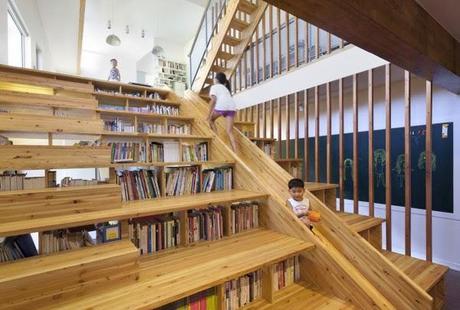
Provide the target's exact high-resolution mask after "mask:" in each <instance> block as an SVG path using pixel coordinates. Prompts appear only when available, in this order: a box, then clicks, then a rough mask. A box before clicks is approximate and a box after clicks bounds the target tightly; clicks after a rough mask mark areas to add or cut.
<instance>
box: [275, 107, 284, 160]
mask: <svg viewBox="0 0 460 310" xmlns="http://www.w3.org/2000/svg"><path fill="white" fill-rule="evenodd" d="M276 100H277V105H278V158H280V159H281V158H283V152H282V139H281V133H282V128H281V125H282V122H281V98H277V99H276Z"/></svg>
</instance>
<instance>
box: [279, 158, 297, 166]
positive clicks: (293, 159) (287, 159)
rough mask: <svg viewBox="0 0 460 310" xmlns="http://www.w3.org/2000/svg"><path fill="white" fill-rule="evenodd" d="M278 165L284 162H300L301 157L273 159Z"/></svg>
mask: <svg viewBox="0 0 460 310" xmlns="http://www.w3.org/2000/svg"><path fill="white" fill-rule="evenodd" d="M275 161H276V163H277V164H278V165H282V164H286V163H295V164H298V163H301V162H303V159H300V158H279V159H276V160H275Z"/></svg>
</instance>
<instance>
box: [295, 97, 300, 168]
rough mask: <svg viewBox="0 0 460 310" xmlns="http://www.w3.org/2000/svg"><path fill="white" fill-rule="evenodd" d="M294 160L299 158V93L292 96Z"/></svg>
mask: <svg viewBox="0 0 460 310" xmlns="http://www.w3.org/2000/svg"><path fill="white" fill-rule="evenodd" d="M294 124H295V128H294V158H295V159H297V158H299V93H298V92H296V93H295V94H294Z"/></svg>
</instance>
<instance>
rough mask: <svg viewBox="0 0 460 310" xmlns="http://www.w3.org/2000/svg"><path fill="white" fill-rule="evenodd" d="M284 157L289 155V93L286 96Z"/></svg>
mask: <svg viewBox="0 0 460 310" xmlns="http://www.w3.org/2000/svg"><path fill="white" fill-rule="evenodd" d="M285 98H286V158H290V157H291V150H290V142H291V126H290V125H291V113H290V110H289V107H290V105H289V95H287V96H286V97H285Z"/></svg>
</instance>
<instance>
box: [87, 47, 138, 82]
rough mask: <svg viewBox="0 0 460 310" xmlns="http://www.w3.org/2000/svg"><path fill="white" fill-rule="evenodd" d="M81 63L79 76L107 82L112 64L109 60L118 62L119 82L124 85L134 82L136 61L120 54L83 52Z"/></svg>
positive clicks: (135, 78)
mask: <svg viewBox="0 0 460 310" xmlns="http://www.w3.org/2000/svg"><path fill="white" fill-rule="evenodd" d="M81 57H82V61H81V75H82V76H85V77H89V78H95V79H102V80H107V78H108V76H109V72H110V69H111V68H112V64H111V63H110V59H112V58H116V59H117V60H118V69H119V70H120V75H121V81H122V82H125V83H129V82H136V80H137V76H136V59H132V58H130V57H127V56H123V55H121V54H119V55H117V53H113V54H111V55H108V54H101V53H97V52H93V51H88V50H83V51H82V55H81Z"/></svg>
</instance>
